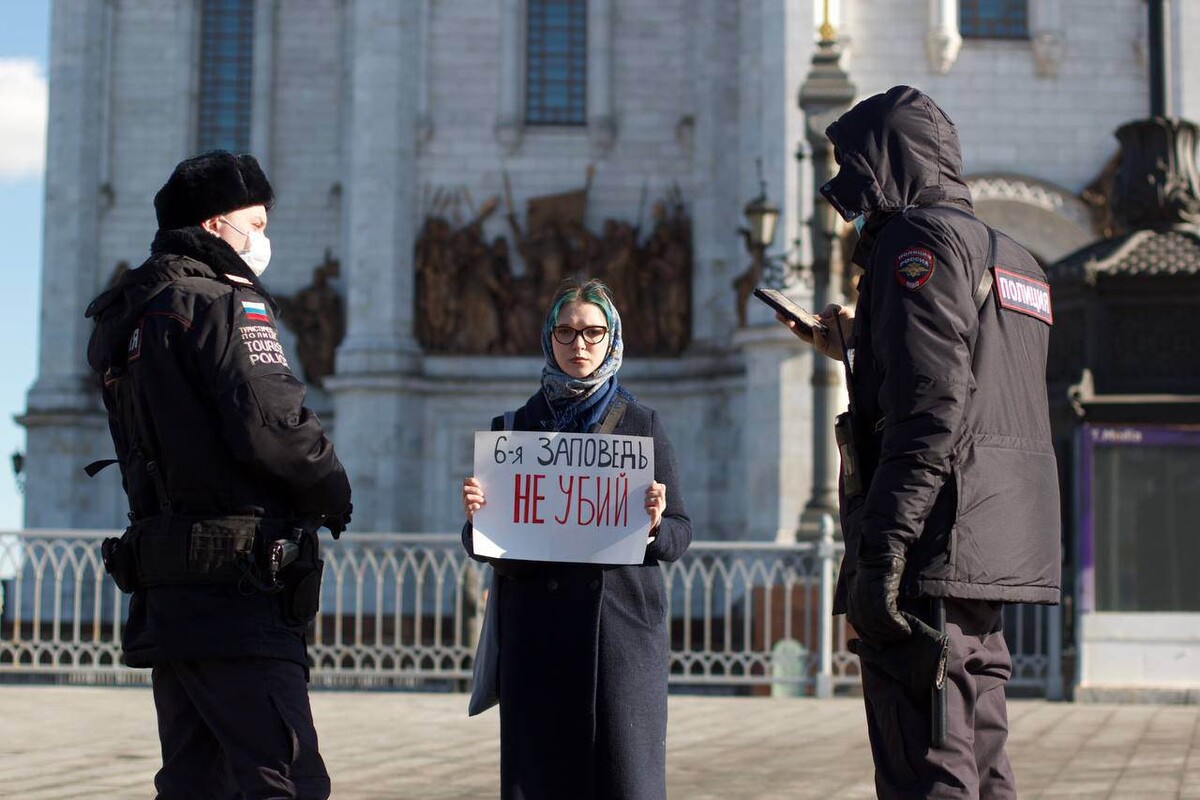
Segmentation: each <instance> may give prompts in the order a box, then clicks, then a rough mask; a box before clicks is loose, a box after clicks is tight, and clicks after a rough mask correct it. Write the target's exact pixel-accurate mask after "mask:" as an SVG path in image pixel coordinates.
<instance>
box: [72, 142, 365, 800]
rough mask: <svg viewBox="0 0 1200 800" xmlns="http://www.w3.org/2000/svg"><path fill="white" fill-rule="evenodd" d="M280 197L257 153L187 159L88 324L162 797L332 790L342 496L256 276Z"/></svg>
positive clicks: (332, 460)
mask: <svg viewBox="0 0 1200 800" xmlns="http://www.w3.org/2000/svg"><path fill="white" fill-rule="evenodd" d="M273 201H274V195H273V193H272V190H271V185H270V184H269V183H268V182H267V178H266V176H265V175H264V174H263V172H262V170H261V169H260V167H259V165H258V162H257V161H256V160H255V159H254V157H253V156H249V155H241V156H235V155H233V154H231V153H227V152H224V151H214V152H210V153H205V154H203V155H200V156H196V157H194V158H190V159H188V160H186V161H184V162H182V163H181V164H179V165H178V166H177V167H176V168H175V170H174V172H173V173H172V175H171V177H170V179H169V180H168V181H167V183H166V184H165V185H164V186H163V187H162V189H161V190H160V191H159V192H158V194H157V195H156V196H155V198H154V207H155V211H156V212H157V216H158V226H159V230H158V233H157V234H156V236H155V238H154V241H153V243H152V244H151V246H150V252H151V255H150V258H149V259H148V260H147V261H146V262H145V263H144V264H142V265H141V266H140V267H138V268H137V269H134V270H131V271H129V272H128V273H126V274H125V275H124V277H123V278H122V279H121V280H120V282H119V283H118V284H117V285H116V286H115V287H114V288H112V289H111V290H109V291H106V292H105V293H104V294H102V295H100V296H99V297H98V298H96V299H95V300H94V301H93V302H92V304H91V305H90V306H89V308H88V310H87V315H88V316H89V317H92V318H94V319H95V321H96V327H95V331H94V333H93V334H92V338H91V342H90V344H89V346H88V360H89V363H90V364H91V366H92V368H93V369H94V370H95V371H96V373H97V374H98V375H99V376H100V378H101V380H102V386H103V397H104V404H105V407H106V408H107V410H108V414H109V429H110V432H111V434H112V438H113V443H114V445H115V447H116V452H117V461H118V463H119V464H120V468H121V473H122V482H123V486H124V488H125V492H126V494H127V495H128V498H129V507H130V515H129V516H130V519H131V520H132V524H131V526H130V527H129V529H128V530H127V531H126V532H125V535H124V536H122V537H121V539H119V540H117V539H111V540H108V541H106V542H105V546H104V556H105V565H106V568H107V569H108V570H109V572H110V573H111V574H112V575H113V577H114V579H115V580H116V581H117V583H118V585H120V586H121V588H122V589H124V590H126V591H132V593H133V596H132V598H131V600H130V604H129V619H128V622H127V623H126V625H125V629H124V631H123V642H122V644H123V648H124V660H125V663H127V664H128V665H130V666H133V667H152V668H153V684H154V703H155V708H156V710H157V713H158V729H159V738H160V740H161V743H162V757H163V765H162V769H161V770H160V771H159V772H158V774H157V776H156V777H155V786H156V787H157V789H158V792H159V794H158V796H159V797H160V798H163V799H164V800H177V799H178V798H206V799H207V798H223V797H234V796H237V797H246V798H251V797H254V798H265V797H271V798H282V797H288V798H293V797H294V798H326V797H328V796H329V791H330V787H329V776H328V774H327V773H326V771H325V765H324V763H323V761H322V760H321V756H320V753H319V752H318V748H317V735H316V731H315V729H314V727H313V721H312V714H311V712H310V710H309V702H308V687H307V669H308V668H307V654H306V647H305V630H306V628H307V625H308V623H309V621H310V620H311V619H312V617H313V615H314V614H315V612H316V606H317V601H318V597H319V587H320V578H321V561H320V559H319V558H318V554H317V538H316V529H317V527H318V526H320V525H322V524H323V525H325V526H326V527H328V528H329V530H330V531H332V532H333V533H334V535H335V536H336V535H338V534H339V533H340V532H341V531H342V530H343V529H344V528H345V526H346V524H347V523H348V522H349V519H350V511H351V505H350V484H349V482H348V481H347V479H346V473H345V470H344V469H343V468H342V465H341V463H340V462H339V461H338V458H337V456H336V455H335V454H334V450H333V445H332V444H331V443H330V442H329V440H328V439H327V438H326V437H325V434H324V433H323V431H322V430H321V424H320V422H319V420H318V419H317V416H316V415H315V414H314V413H313V412H312V411H310V410H309V409H307V408H305V407H304V386H303V384H301V382H300V381H299V380H297V379H296V378H295V377H294V376H293V374H292V372H291V369H290V368H289V366H288V360H287V357H286V356H285V354H284V351H283V348H282V347H281V346H280V343H279V336H278V331H277V324H276V308H275V303H274V301H273V300H272V299H271V295H270V294H269V293H268V292H267V290H266V289H265V288H264V287H263V284H262V282H261V280H260V276H261V274H262V272H263V270H265V269H266V266H267V262H268V261H269V258H270V242H269V240H268V239H267V237H266V235H265V229H266V226H267V211H268V210H269V209H270V207H271V205H272V203H273ZM97 466H98V465H92V466H91V467H90V469H92V470H94V469H95V468H96V467H97Z"/></svg>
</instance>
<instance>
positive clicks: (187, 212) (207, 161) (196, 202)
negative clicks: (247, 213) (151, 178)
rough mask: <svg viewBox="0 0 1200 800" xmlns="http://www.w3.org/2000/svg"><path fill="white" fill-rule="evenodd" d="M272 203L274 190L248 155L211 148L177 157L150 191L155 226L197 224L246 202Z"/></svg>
mask: <svg viewBox="0 0 1200 800" xmlns="http://www.w3.org/2000/svg"><path fill="white" fill-rule="evenodd" d="M274 203H275V193H274V192H273V191H271V184H270V183H269V182H268V181H267V176H266V175H264V174H263V171H262V167H260V166H259V165H258V160H257V159H255V158H254V156H252V155H240V156H235V155H234V154H233V153H230V152H228V151H226V150H213V151H211V152H208V153H201V154H200V155H198V156H193V157H191V158H189V159H187V160H185V161H181V162H180V163H179V166H177V167H175V171H174V172H172V173H171V177H170V178H168V179H167V182H166V183H165V184H163V187H162V188H161V189H159V190H158V194H156V195H154V211H155V213H156V214H157V215H158V227H159V230H171V229H173V228H186V227H188V226H189V225H199V224H200V223H201V222H203V221H204V220H206V219H210V218H211V217H215V216H217V215H219V214H224V213H226V212H228V211H236V210H237V209H239V208H246V207H247V206H259V205H261V206H266V207H267V208H268V209H270V208H271V206H272V205H273V204H274Z"/></svg>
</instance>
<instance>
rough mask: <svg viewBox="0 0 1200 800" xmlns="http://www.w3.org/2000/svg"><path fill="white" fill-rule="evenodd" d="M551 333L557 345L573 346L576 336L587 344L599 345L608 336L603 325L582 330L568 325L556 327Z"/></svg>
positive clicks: (606, 329) (590, 326)
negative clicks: (580, 337)
mask: <svg viewBox="0 0 1200 800" xmlns="http://www.w3.org/2000/svg"><path fill="white" fill-rule="evenodd" d="M553 333H554V341H556V342H558V343H559V344H567V345H570V344H575V339H576V337H578V336H582V337H583V340H584V341H585V342H587V343H588V344H600V342H602V341H604V337H605V336H606V335H607V334H608V328H605V327H604V326H603V325H589V326H588V327H586V328H582V329H580V328H572V327H571V326H570V325H556V326H555V327H554V331H553Z"/></svg>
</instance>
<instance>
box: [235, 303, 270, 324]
mask: <svg viewBox="0 0 1200 800" xmlns="http://www.w3.org/2000/svg"><path fill="white" fill-rule="evenodd" d="M242 313H244V314H245V315H246V319H252V320H254V321H255V322H270V321H271V318H270V317H268V316H267V304H266V303H252V302H250V301H249V300H243V301H242Z"/></svg>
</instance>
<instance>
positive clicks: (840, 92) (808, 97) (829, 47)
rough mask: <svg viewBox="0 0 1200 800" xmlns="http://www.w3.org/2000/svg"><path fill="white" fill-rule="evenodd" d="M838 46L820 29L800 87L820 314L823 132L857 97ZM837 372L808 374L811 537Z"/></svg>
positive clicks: (831, 221) (830, 256) (827, 367)
mask: <svg viewBox="0 0 1200 800" xmlns="http://www.w3.org/2000/svg"><path fill="white" fill-rule="evenodd" d="M840 57H841V47H840V46H839V43H838V41H837V38H836V32H835V31H834V30H833V28H832V27H826V26H822V40H821V42H820V44H819V46H818V48H817V51H816V53H814V54H813V64H812V70H811V71H810V72H809V74H808V77H807V78H806V79H805V81H804V84H803V86H801V87H800V98H799V101H800V108H801V109H802V110H803V111H804V117H805V134H806V137H807V139H808V146H809V150H810V152H811V154H812V173H813V190H814V193H813V217H812V253H813V263H812V279H813V310H814V311H815V312H816V313H820V311H821V309H823V308H824V307H825V306H826V305H827V304H828V303H829V302H831V301H833V300H834V299H835V298H836V299H840V297H839V293H838V292H837V290H836V288H835V287H834V286H833V278H834V264H837V263H839V262H840V261H841V248H840V237H839V236H838V231H839V230H840V228H841V226H842V221H841V218H840V217H839V216H838V214H837V212H836V211H834V210H833V208H832V206H830V205H829V203H828V202H826V201H825V199H824V198H823V197H822V196H821V195H820V187H821V186H823V185H824V184H825V181H827V180H828V179H829V178H830V177H832V176H833V175H834V174H835V172H836V170H837V165H836V164H835V163H834V159H833V146H832V145H831V144H830V143H829V140H828V139H827V138H826V137H825V129H826V128H827V127H829V124H830V123H832V122H833V121H834V120H835V119H837V118H838V117H839V116H841V114H842V113H844V112H845V111H846V110H847V109H848V108H849V107H850V103H851V102H852V101H853V100H854V96H855V94H856V92H857V90H856V88H855V86H854V84H853V83H851V82H850V76H849V75H847V74H846V72H845V71H843V70H842V68H841V66H840V64H839V60H840ZM840 373H841V368H840V367H839V366H838V364H837V363H836V362H834V361H832V360H830V359H828V358H825V357H823V356H821V357H818V358H816V359H814V361H813V370H812V387H813V393H812V398H813V406H812V408H813V412H812V420H813V422H812V425H813V427H812V492H811V496H810V497H809V500H808V503H807V505H806V506H805V509H804V519H803V524H802V527H803V528H805V529H806V530H807V531H809V532H810V533H812V534H815V532H816V527H815V526H816V523H817V522H818V521H819V520H820V518H821V516H822V515H824V514H830V515H833V516H835V517H836V515H837V507H838V502H837V481H836V475H837V469H838V461H837V458H836V455H835V454H836V452H837V450H836V446H835V444H834V439H833V419H834V408H835V405H836V404H837V402H838V399H839V397H840V393H839V391H838V385H839V384H840V382H841V381H840V378H839V375H840Z"/></svg>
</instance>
